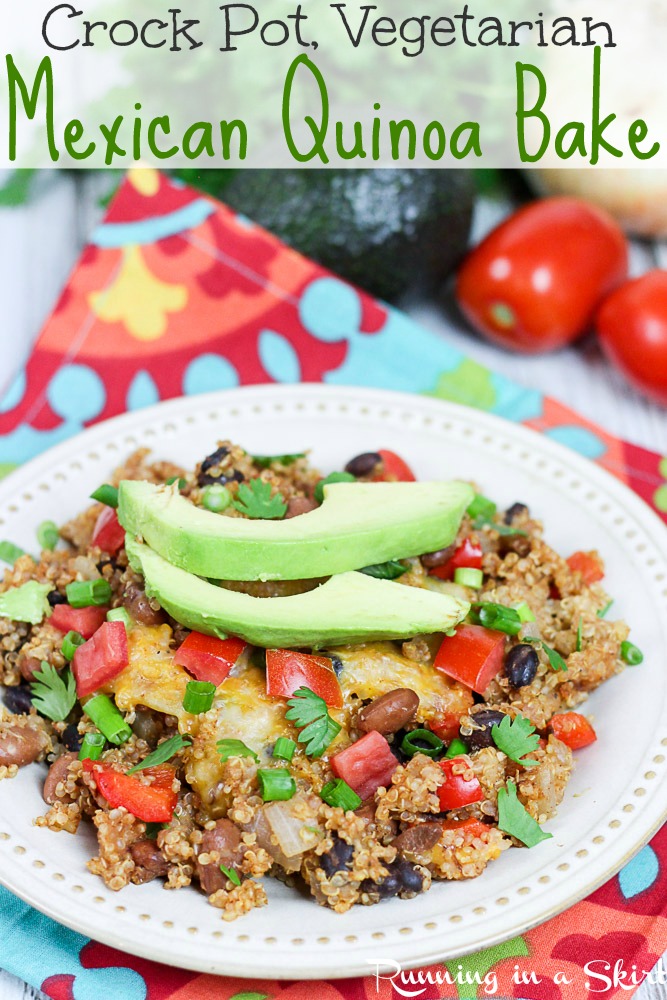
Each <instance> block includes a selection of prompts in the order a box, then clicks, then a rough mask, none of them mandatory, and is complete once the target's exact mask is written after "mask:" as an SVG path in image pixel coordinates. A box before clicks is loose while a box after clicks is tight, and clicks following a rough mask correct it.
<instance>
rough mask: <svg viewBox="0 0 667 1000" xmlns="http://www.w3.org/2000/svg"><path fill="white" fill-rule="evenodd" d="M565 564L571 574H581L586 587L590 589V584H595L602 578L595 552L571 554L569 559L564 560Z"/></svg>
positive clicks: (598, 558)
mask: <svg viewBox="0 0 667 1000" xmlns="http://www.w3.org/2000/svg"><path fill="white" fill-rule="evenodd" d="M566 562H567V564H568V566H569V567H570V569H571V570H572V572H573V573H577V572H578V573H581V577H582V579H583V581H584V583H585V584H586V586H587V587H590V585H591V584H592V583H597V582H598V580H601V579H602V578H603V576H604V570H603V569H602V565H601V564H600V557H599V556H598V554H597V552H573V553H572V555H571V556H570V558H569V559H566Z"/></svg>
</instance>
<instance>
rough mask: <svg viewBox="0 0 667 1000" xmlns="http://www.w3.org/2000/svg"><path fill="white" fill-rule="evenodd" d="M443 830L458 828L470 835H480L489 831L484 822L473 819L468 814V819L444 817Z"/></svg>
mask: <svg viewBox="0 0 667 1000" xmlns="http://www.w3.org/2000/svg"><path fill="white" fill-rule="evenodd" d="M442 829H443V830H460V831H461V833H463V834H466V833H467V834H469V835H470V836H471V837H481V836H482V835H483V834H485V833H488V832H489V827H488V826H487V825H486V823H482V821H481V820H479V819H474V818H473V817H472V816H470V817H469V818H468V819H446V820H445V821H444V822H443V824H442Z"/></svg>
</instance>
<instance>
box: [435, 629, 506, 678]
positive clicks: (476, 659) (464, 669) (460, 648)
mask: <svg viewBox="0 0 667 1000" xmlns="http://www.w3.org/2000/svg"><path fill="white" fill-rule="evenodd" d="M506 638H507V636H506V635H505V634H504V632H496V631H495V630H494V629H490V628H484V627H483V626H482V625H459V626H458V628H457V629H456V635H446V636H445V638H444V639H443V640H442V644H441V646H440V649H439V650H438V652H437V654H436V657H435V660H434V662H433V666H434V667H435V669H436V670H440V671H442V673H443V674H447V676H448V677H453V678H454V680H455V681H460V682H461V684H465V686H466V687H469V688H471V689H472V690H473V691H476V692H477V694H484V692H485V691H486V689H487V687H488V686H489V683H490V682H491V681H492V680H493V678H494V677H495V676H496V674H499V673H500V671H501V670H502V669H503V663H504V660H505V640H506Z"/></svg>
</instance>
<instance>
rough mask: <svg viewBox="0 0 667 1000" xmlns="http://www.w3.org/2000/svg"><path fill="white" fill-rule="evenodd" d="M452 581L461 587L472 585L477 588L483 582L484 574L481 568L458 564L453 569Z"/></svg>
mask: <svg viewBox="0 0 667 1000" xmlns="http://www.w3.org/2000/svg"><path fill="white" fill-rule="evenodd" d="M454 583H458V584H460V586H461V587H474V588H475V589H476V590H477V589H479V587H481V586H482V584H483V583H484V574H483V573H482V571H481V569H473V568H472V567H470V566H459V567H458V568H457V569H455V570H454Z"/></svg>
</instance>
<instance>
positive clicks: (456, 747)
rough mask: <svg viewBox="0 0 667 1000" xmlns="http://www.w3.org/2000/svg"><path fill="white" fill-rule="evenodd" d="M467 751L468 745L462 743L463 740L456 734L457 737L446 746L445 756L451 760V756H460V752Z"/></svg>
mask: <svg viewBox="0 0 667 1000" xmlns="http://www.w3.org/2000/svg"><path fill="white" fill-rule="evenodd" d="M467 752H468V745H467V744H466V743H464V742H463V740H460V739H459V738H458V736H457V738H456V739H455V740H452V742H451V743H450V744H449V746H448V747H447V753H446V754H445V757H448V758H449V759H450V760H451V758H452V757H460V756H461V754H462V753H467Z"/></svg>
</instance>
